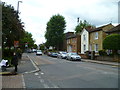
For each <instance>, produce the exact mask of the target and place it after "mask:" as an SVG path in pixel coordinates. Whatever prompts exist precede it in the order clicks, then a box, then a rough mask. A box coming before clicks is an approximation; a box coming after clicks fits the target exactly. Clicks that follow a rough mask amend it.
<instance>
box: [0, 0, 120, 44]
mask: <svg viewBox="0 0 120 90" xmlns="http://www.w3.org/2000/svg"><path fill="white" fill-rule="evenodd" d="M18 1H22V3H19V12H20V14H19V16H20V19H22V22H24V23H25V24H24V25H25V27H24V29H25V30H26V31H28V32H30V33H31V34H32V35H33V38H34V40H35V41H36V42H35V43H36V44H37V45H39V44H41V43H44V42H45V41H46V40H45V38H44V35H45V31H46V24H47V22H48V21H49V20H50V18H51V17H52V16H53V15H57V14H60V15H62V16H63V17H64V18H65V21H66V30H65V32H69V31H70V32H74V29H75V27H76V25H77V24H78V23H77V18H78V17H79V18H80V20H82V21H83V20H86V21H87V22H89V23H90V24H92V25H95V26H96V27H99V26H102V25H106V24H109V23H112V24H113V25H117V24H118V2H119V1H120V0H2V2H6V4H7V5H10V4H11V5H12V6H14V9H15V10H17V4H18Z"/></svg>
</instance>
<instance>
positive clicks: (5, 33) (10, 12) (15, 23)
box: [1, 3, 24, 48]
mask: <svg viewBox="0 0 120 90" xmlns="http://www.w3.org/2000/svg"><path fill="white" fill-rule="evenodd" d="M1 5H2V42H3V43H2V44H3V46H4V47H9V48H10V47H12V46H14V41H19V40H20V39H21V38H23V36H24V29H23V27H24V25H23V22H22V21H21V19H20V18H19V16H18V13H17V11H15V10H14V8H13V7H12V6H11V5H6V4H5V3H2V4H1Z"/></svg>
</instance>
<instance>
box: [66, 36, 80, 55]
mask: <svg viewBox="0 0 120 90" xmlns="http://www.w3.org/2000/svg"><path fill="white" fill-rule="evenodd" d="M80 41H81V39H80V35H75V34H74V35H71V36H69V37H68V38H67V52H76V53H80V51H81V48H80Z"/></svg>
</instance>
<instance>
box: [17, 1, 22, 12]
mask: <svg viewBox="0 0 120 90" xmlns="http://www.w3.org/2000/svg"><path fill="white" fill-rule="evenodd" d="M19 3H22V1H18V5H17V13H19Z"/></svg>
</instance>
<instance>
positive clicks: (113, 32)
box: [106, 24, 120, 35]
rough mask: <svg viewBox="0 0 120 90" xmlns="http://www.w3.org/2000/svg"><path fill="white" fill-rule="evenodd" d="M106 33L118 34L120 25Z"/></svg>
mask: <svg viewBox="0 0 120 90" xmlns="http://www.w3.org/2000/svg"><path fill="white" fill-rule="evenodd" d="M106 33H107V34H108V35H109V34H120V24H118V25H117V26H116V27H113V28H111V29H110V30H109V31H106Z"/></svg>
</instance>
